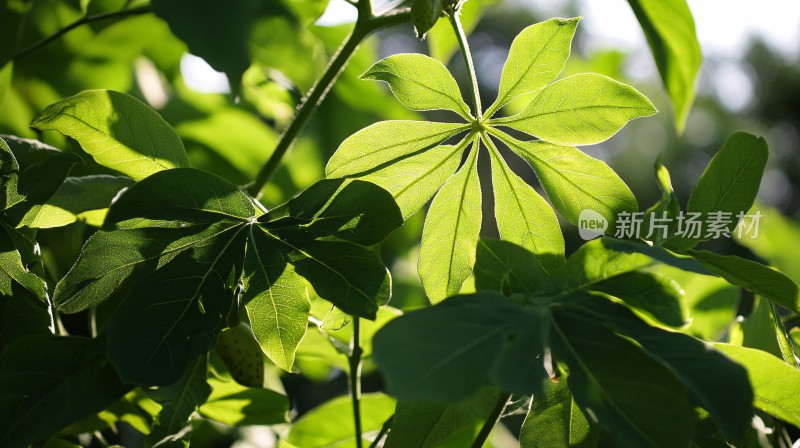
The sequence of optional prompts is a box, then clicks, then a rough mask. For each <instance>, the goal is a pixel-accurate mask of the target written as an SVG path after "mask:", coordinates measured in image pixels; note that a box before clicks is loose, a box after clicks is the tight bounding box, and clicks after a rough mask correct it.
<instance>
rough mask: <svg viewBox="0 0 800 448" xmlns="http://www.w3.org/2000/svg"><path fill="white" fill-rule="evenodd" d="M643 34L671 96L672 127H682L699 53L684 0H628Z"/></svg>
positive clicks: (687, 108)
mask: <svg viewBox="0 0 800 448" xmlns="http://www.w3.org/2000/svg"><path fill="white" fill-rule="evenodd" d="M628 3H630V4H631V8H633V12H634V13H635V14H636V18H637V19H639V24H640V25H641V26H642V30H644V34H645V35H646V36H647V41H648V42H649V43H650V49H651V50H652V52H653V57H654V58H655V60H656V65H657V66H658V71H659V72H660V73H661V79H662V80H663V81H664V85H665V86H666V88H667V92H668V93H669V96H670V99H672V106H673V114H674V116H675V127H676V128H678V131H682V130H683V127H684V125H685V123H686V118H687V117H688V116H689V110H690V109H691V108H692V103H693V102H694V94H695V92H694V88H695V81H696V78H697V73H698V72H699V70H700V64H701V63H702V61H703V54H702V53H701V51H700V44H699V42H698V41H697V35H696V33H695V28H694V18H693V17H692V11H691V10H690V9H689V5H688V4H687V2H686V0H628Z"/></svg>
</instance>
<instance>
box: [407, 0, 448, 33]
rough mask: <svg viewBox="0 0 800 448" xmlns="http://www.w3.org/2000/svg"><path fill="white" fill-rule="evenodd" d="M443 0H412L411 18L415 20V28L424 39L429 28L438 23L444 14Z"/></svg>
mask: <svg viewBox="0 0 800 448" xmlns="http://www.w3.org/2000/svg"><path fill="white" fill-rule="evenodd" d="M442 8H443V6H442V0H412V2H411V20H412V21H413V22H414V29H416V30H417V37H419V38H420V39H422V37H423V36H425V33H427V32H428V30H429V29H431V28H433V25H436V21H437V20H439V17H440V16H441V15H442Z"/></svg>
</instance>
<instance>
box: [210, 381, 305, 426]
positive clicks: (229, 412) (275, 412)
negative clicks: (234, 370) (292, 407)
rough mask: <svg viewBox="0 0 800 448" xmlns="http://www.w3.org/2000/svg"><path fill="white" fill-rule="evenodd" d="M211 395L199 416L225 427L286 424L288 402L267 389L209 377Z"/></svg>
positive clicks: (283, 396) (282, 396)
mask: <svg viewBox="0 0 800 448" xmlns="http://www.w3.org/2000/svg"><path fill="white" fill-rule="evenodd" d="M208 384H209V385H210V386H211V395H210V396H209V397H208V401H206V402H205V404H203V405H202V406H200V414H201V415H203V416H204V417H207V418H210V419H211V420H215V421H218V422H220V423H222V424H224V425H228V426H237V427H238V426H247V425H275V424H280V423H286V422H287V421H288V413H289V399H288V398H286V396H285V395H282V394H280V393H278V392H275V391H273V390H270V389H255V388H248V387H245V386H242V385H240V384H238V383H236V382H235V381H233V380H231V379H228V380H224V379H220V378H216V377H213V376H212V377H209V379H208Z"/></svg>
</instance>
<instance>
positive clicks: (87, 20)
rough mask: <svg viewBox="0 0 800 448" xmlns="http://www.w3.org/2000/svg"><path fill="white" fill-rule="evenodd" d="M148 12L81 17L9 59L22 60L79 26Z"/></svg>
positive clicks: (146, 9)
mask: <svg viewBox="0 0 800 448" xmlns="http://www.w3.org/2000/svg"><path fill="white" fill-rule="evenodd" d="M150 11H151V10H150V7H149V6H141V7H138V8H131V9H122V10H119V11H113V12H104V13H102V14H94V15H91V16H84V17H81V18H80V19H78V20H76V21H74V22H72V23H70V24H69V25H67V26H65V27H64V28H61V29H60V30H58V31H56V32H55V33H53V34H51V35H50V36H47V37H45V38H44V39H42V40H40V41H37V42H35V43H33V44H31V45H29V46H27V47H25V48H23V49H22V50H20V51H18V52H16V53H15V54H14V56H12V58H11V59H21V58H23V57H25V56H27V55H29V54H31V53H33V52H35V51H36V50H38V49H40V48H42V47H44V46H46V45H47V44H49V43H50V42H53V41H54V40H56V39H58V38H59V37H61V36H63V35H65V34H67V33H68V32H70V31H72V30H74V29H75V28H78V27H79V26H81V25H86V24H87V23H92V22H99V21H101V20H108V19H117V18H121V17H127V16H134V15H140V14H147V13H149V12H150Z"/></svg>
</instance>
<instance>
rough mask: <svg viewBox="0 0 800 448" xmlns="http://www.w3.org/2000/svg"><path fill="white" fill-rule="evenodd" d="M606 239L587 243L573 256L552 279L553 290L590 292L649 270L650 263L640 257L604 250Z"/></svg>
mask: <svg viewBox="0 0 800 448" xmlns="http://www.w3.org/2000/svg"><path fill="white" fill-rule="evenodd" d="M609 241H613V240H610V239H609V238H600V239H596V240H592V241H589V242H588V243H585V244H584V245H583V246H581V247H580V249H578V251H577V252H575V253H574V254H572V256H571V257H569V259H568V260H567V264H566V265H564V267H563V268H561V270H560V271H558V272H557V273H556V274H555V275H554V276H553V281H552V283H551V285H552V288H553V289H554V290H557V289H561V291H563V292H562V294H566V293H567V292H570V291H577V290H581V289H586V288H591V287H593V285H596V284H597V283H600V282H602V281H603V280H606V279H608V278H611V277H614V276H617V275H621V274H625V273H627V272H631V271H633V270H636V269H639V268H642V267H645V266H648V265H649V264H650V263H651V262H652V260H651V259H650V258H649V257H647V256H645V255H642V254H639V253H625V252H620V251H617V250H614V249H611V248H609V247H608V246H607V244H608V243H609Z"/></svg>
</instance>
